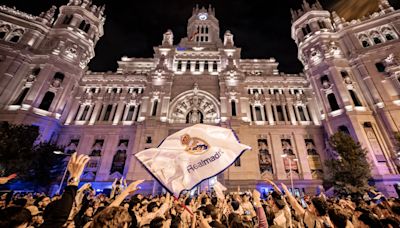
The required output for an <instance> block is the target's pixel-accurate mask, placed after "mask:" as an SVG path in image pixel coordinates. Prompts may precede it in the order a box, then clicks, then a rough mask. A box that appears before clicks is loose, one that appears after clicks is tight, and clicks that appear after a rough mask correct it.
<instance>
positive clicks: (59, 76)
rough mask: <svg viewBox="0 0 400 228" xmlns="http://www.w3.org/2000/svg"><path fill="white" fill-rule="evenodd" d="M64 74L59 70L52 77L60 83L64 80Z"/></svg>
mask: <svg viewBox="0 0 400 228" xmlns="http://www.w3.org/2000/svg"><path fill="white" fill-rule="evenodd" d="M64 77H65V76H64V74H63V73H60V72H57V73H56V74H55V75H54V77H53V78H54V79H56V80H59V81H60V83H61V82H63V81H64Z"/></svg>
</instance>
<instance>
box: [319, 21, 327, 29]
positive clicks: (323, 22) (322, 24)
mask: <svg viewBox="0 0 400 228" xmlns="http://www.w3.org/2000/svg"><path fill="white" fill-rule="evenodd" d="M318 26H319V28H320V29H325V28H326V24H325V21H318Z"/></svg>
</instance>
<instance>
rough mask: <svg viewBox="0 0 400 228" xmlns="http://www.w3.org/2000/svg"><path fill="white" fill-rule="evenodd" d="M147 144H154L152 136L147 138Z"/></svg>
mask: <svg viewBox="0 0 400 228" xmlns="http://www.w3.org/2000/svg"><path fill="white" fill-rule="evenodd" d="M146 143H147V144H150V143H153V139H152V138H151V136H147V137H146Z"/></svg>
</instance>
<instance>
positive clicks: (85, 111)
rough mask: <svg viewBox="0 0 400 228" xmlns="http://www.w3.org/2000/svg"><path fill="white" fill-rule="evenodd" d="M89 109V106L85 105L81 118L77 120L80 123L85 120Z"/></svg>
mask: <svg viewBox="0 0 400 228" xmlns="http://www.w3.org/2000/svg"><path fill="white" fill-rule="evenodd" d="M89 108H90V105H86V106H85V109H84V110H83V113H82V115H81V118H80V119H79V120H81V121H83V120H86V116H87V114H88V112H89Z"/></svg>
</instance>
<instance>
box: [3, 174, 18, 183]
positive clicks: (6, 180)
mask: <svg viewBox="0 0 400 228" xmlns="http://www.w3.org/2000/svg"><path fill="white" fill-rule="evenodd" d="M15 177H17V174H15V173H13V174H11V175H10V176H8V177H0V184H6V183H7V182H9V181H10V180H12V179H14V178H15Z"/></svg>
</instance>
